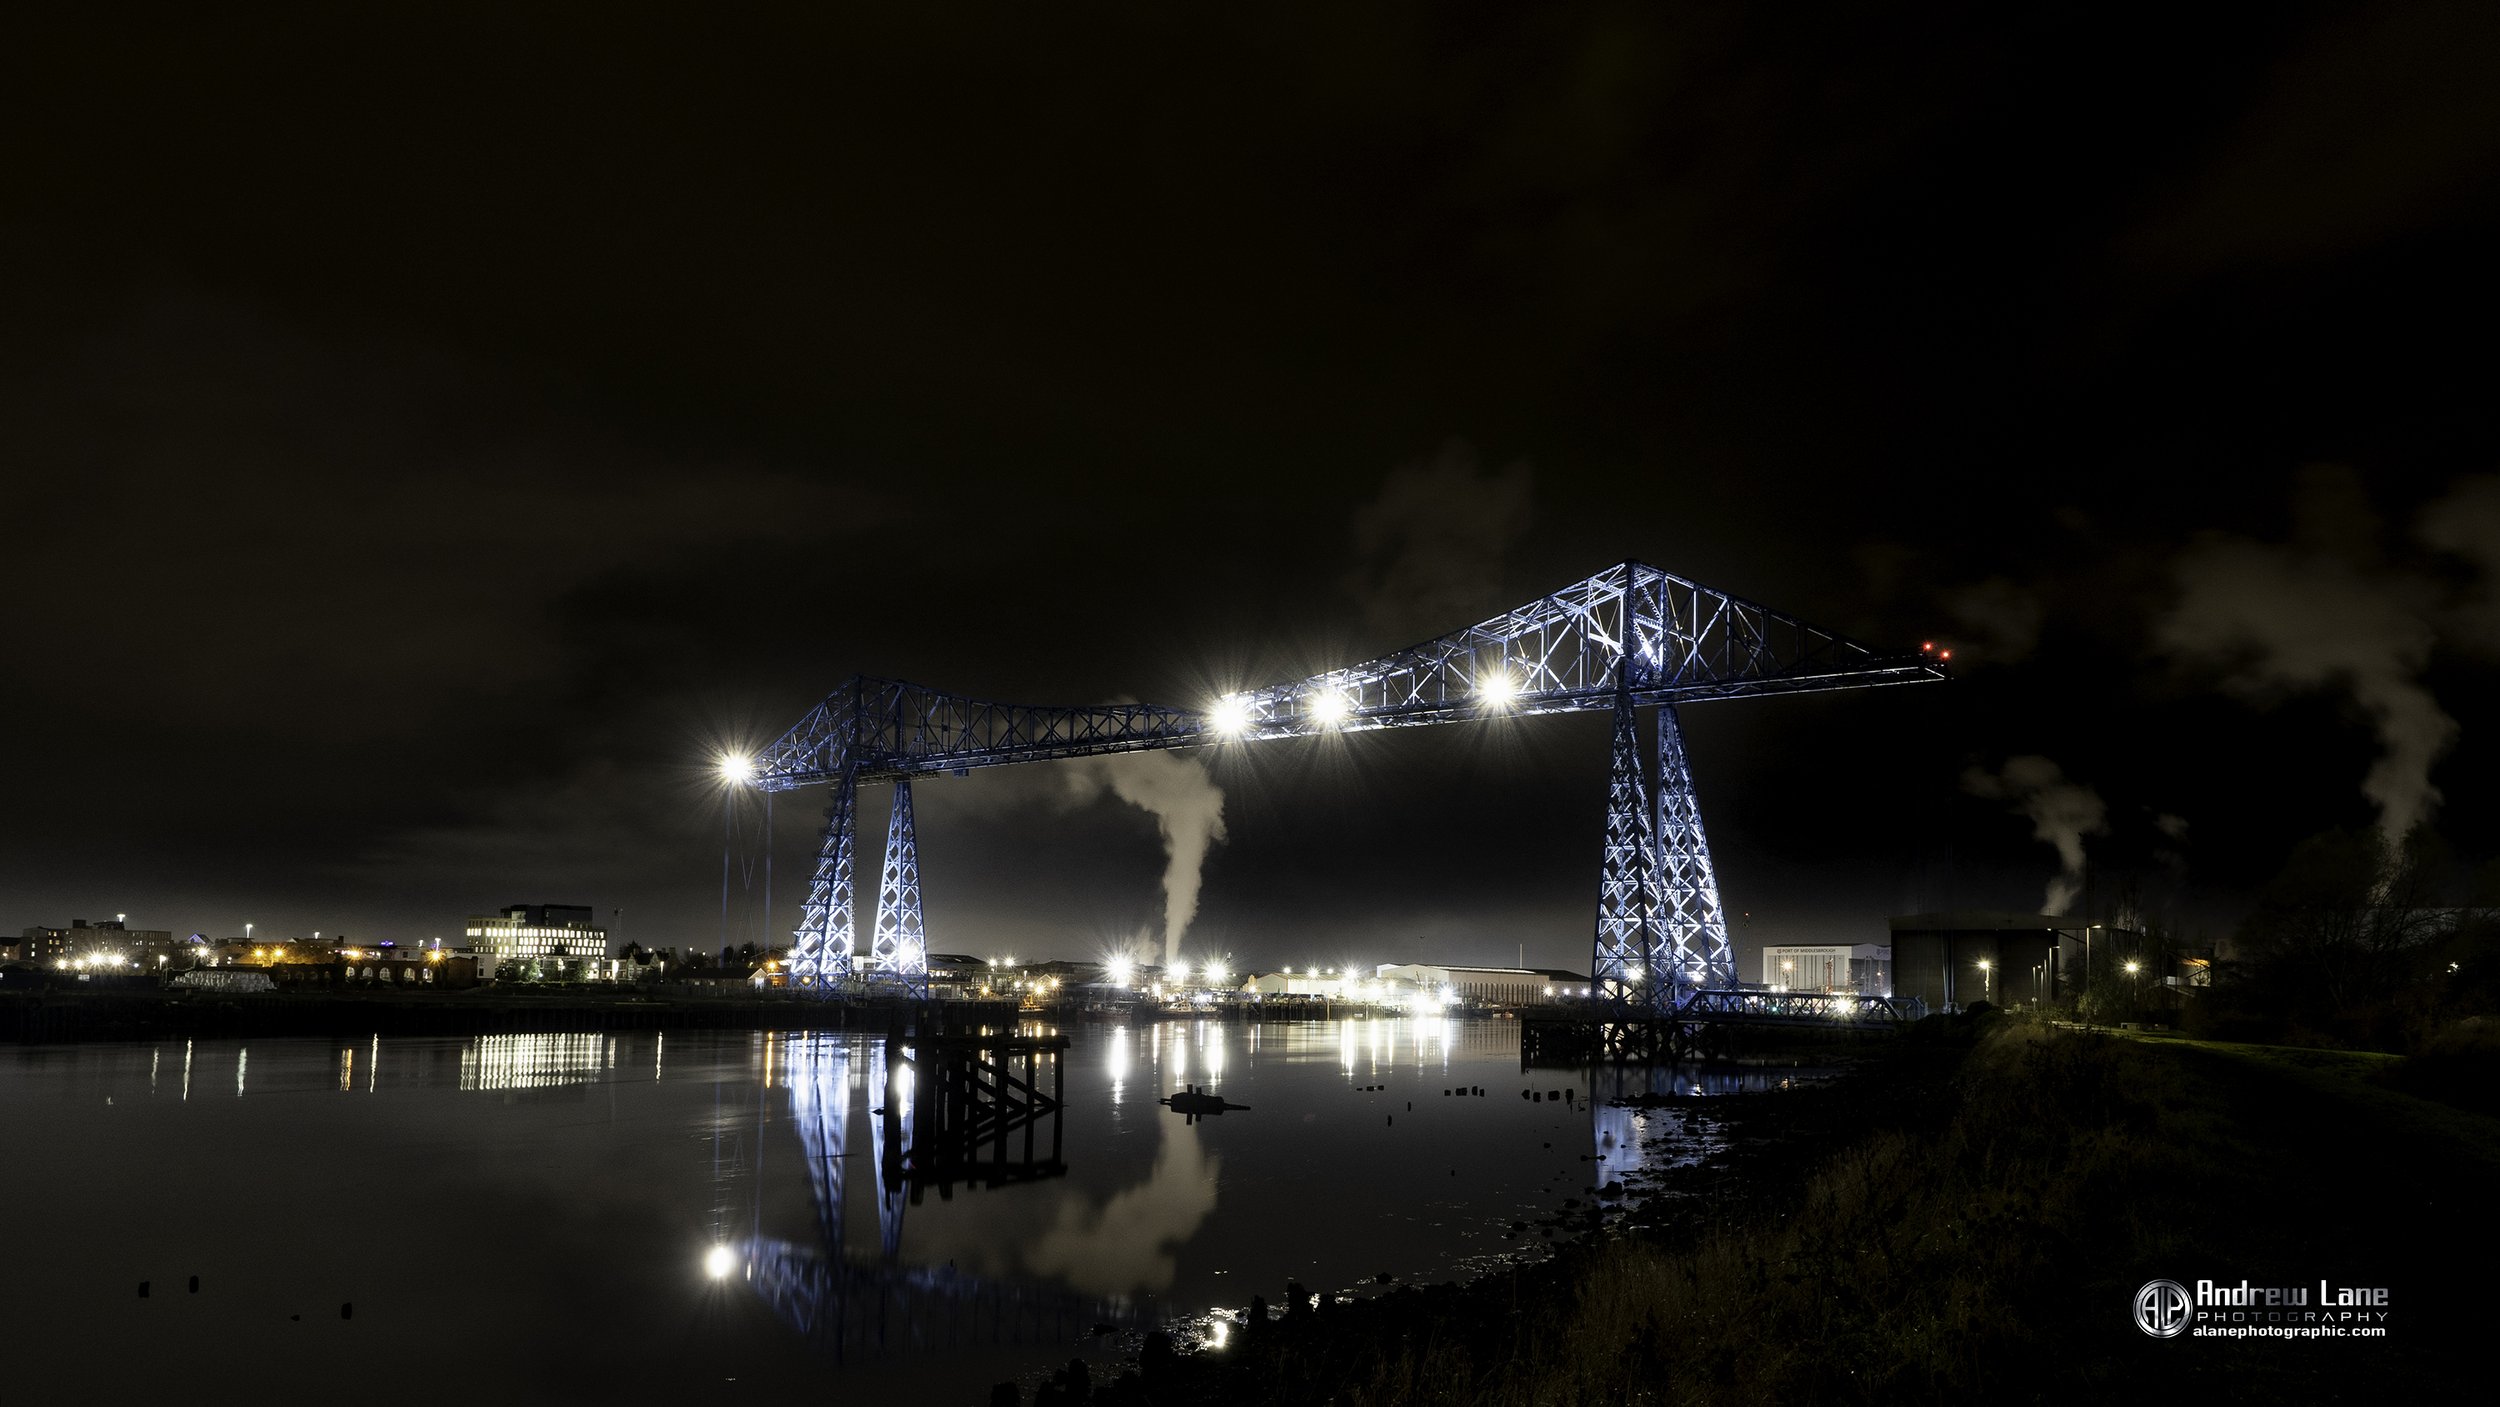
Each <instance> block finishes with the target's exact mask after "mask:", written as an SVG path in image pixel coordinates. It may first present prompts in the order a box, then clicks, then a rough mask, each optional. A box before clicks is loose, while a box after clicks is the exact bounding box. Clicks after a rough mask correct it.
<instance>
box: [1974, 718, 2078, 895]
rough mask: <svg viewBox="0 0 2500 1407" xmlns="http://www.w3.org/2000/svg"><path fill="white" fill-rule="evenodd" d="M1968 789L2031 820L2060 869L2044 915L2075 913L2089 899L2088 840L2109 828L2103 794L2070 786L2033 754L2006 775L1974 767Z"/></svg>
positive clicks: (2009, 763) (2012, 762) (2011, 763)
mask: <svg viewBox="0 0 2500 1407" xmlns="http://www.w3.org/2000/svg"><path fill="white" fill-rule="evenodd" d="M1962 789H1963V790H1964V791H1967V792H1969V793H1970V794H1971V795H1973V796H1984V797H1986V798H1988V799H1989V800H1991V801H2003V802H2007V803H2009V805H2008V808H2007V809H2009V810H2011V811H2013V812H2014V813H2015V814H2017V815H2021V816H2028V817H2030V818H2031V833H2032V834H2033V835H2035V836H2037V837H2039V838H2040V839H2041V840H2044V841H2046V842H2048V843H2049V844H2050V845H2052V846H2055V847H2056V849H2057V859H2058V864H2059V866H2060V868H2059V870H2058V873H2057V877H2056V878H2055V879H2052V880H2050V881H2049V892H2048V896H2047V897H2046V898H2045V899H2043V900H2042V901H2041V903H2040V911H2041V912H2042V913H2048V914H2062V913H2065V912H2066V911H2067V910H2068V909H2071V908H2073V907H2074V903H2075V900H2076V899H2078V898H2080V897H2082V895H2083V838H2084V837H2085V836H2087V835H2099V834H2101V833H2102V832H2104V831H2106V830H2108V829H2109V824H2108V816H2109V808H2107V807H2106V806H2104V805H2102V804H2101V795H2100V793H2099V792H2096V791H2094V790H2093V789H2092V788H2090V787H2088V786H2085V785H2084V784H2082V783H2081V782H2073V781H2068V780H2067V779H2066V774H2065V772H2064V771H2063V770H2061V769H2060V768H2059V767H2058V765H2057V764H2056V763H2054V762H2052V761H2050V760H2049V759H2047V758H2045V757H2041V756H2038V755H2036V754H2028V753H2027V754H2025V755H2023V756H2021V757H2009V758H2007V759H2006V760H2005V770H2004V771H2002V772H1987V771H1983V770H1981V769H1979V768H1977V767H1973V768H1971V769H1970V770H1969V771H1967V772H1964V773H1963V774H1962Z"/></svg>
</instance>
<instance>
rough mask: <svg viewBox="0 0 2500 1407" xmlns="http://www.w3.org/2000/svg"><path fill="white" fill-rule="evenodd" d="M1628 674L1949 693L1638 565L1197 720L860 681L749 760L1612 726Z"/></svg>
mask: <svg viewBox="0 0 2500 1407" xmlns="http://www.w3.org/2000/svg"><path fill="white" fill-rule="evenodd" d="M1627 666H1628V671H1629V674H1630V682H1631V686H1632V693H1633V698H1634V701H1635V702H1636V703H1638V704H1640V705H1642V706H1644V707H1647V706H1652V705H1657V704H1671V703H1683V702H1690V701H1693V700H1699V699H1718V698H1740V697H1747V696H1751V695H1756V694H1794V693H1810V692H1814V691H1817V690H1824V689H1845V688H1863V687H1868V686H1872V685H1880V684H1908V683H1919V682H1924V681H1928V680H1936V679H1942V678H1944V677H1945V674H1944V670H1943V668H1942V667H1941V666H1940V665H1939V664H1938V663H1936V661H1934V660H1933V659H1931V658H1929V657H1928V656H1927V655H1925V654H1923V653H1908V654H1883V653H1879V652H1877V651H1875V650H1873V649H1871V648H1869V647H1867V646H1865V645H1861V644H1859V643H1858V642H1856V641H1854V640H1850V639H1848V638H1846V637H1844V636H1841V635H1838V634H1836V633H1834V632H1832V631H1828V630H1824V629H1821V628H1819V627H1817V626H1813V625H1809V624H1807V623H1805V622H1804V621H1801V620H1798V619H1797V618H1796V617H1794V616H1789V615H1784V614H1781V613H1780V612H1777V611H1774V610H1771V609H1769V608H1768V607H1764V606H1758V605H1755V604H1754V603H1753V602H1750V601H1746V600H1743V599H1741V598H1739V597H1735V596H1730V595H1728V594H1726V593H1725V592H1720V591H1713V590H1711V589H1710V588H1708V587H1704V586H1700V585H1696V584H1695V583H1693V582H1690V581H1686V580H1685V579H1684V578H1682V577H1678V576H1674V575H1671V574H1669V573H1667V572H1663V571H1660V570H1659V569H1657V568H1656V567H1652V566H1647V565H1645V564H1642V563H1639V562H1626V563H1624V564H1622V565H1620V566H1616V567H1609V568H1608V569H1606V570H1605V571H1602V572H1599V573H1598V574H1597V575H1595V576H1592V577H1589V578H1588V579H1586V580H1584V581H1579V582H1574V583H1573V584H1572V585H1570V586H1567V587H1565V588H1563V589H1562V590H1560V591H1557V592H1555V593H1553V594H1552V595H1550V596H1545V597H1542V598H1540V599H1538V600H1535V601H1531V602H1529V603H1527V604H1526V605H1524V606H1520V607H1518V608H1517V609H1515V610H1510V611H1505V612H1503V613H1502V614H1501V615H1498V616H1495V617H1493V618H1492V619H1490V620H1487V621H1483V622H1480V623H1478V624H1476V625H1472V626H1469V627H1468V628H1466V629H1464V630H1457V631H1452V632H1451V633H1449V634H1447V635H1444V636H1441V637H1440V638H1438V639H1435V640H1428V641H1425V642H1424V643H1423V644H1420V645H1415V646H1412V647H1409V648H1407V649H1404V650H1399V651H1397V652H1396V653H1394V654H1389V655H1383V656H1381V657H1380V658H1378V659H1375V660H1368V661H1365V662H1364V663H1362V664H1357V665H1351V666H1348V667H1346V668H1343V669H1335V670H1330V671H1328V672H1326V673H1324V674H1316V675H1313V676H1311V677H1310V678H1307V679H1298V680H1293V681H1291V682H1288V683H1282V684H1273V685H1269V686H1267V687H1265V688H1260V689H1251V690H1246V691H1243V692H1239V693H1235V694H1230V695H1227V696H1226V697H1225V698H1223V699H1221V700H1216V701H1213V702H1211V703H1209V704H1207V705H1205V706H1202V707H1198V708H1173V707H1166V706H1161V705H1155V704H1106V705H1100V706H1094V707H1043V706H1036V705H1026V704H1006V703H996V702H992V701H989V700H984V699H974V698H968V697H965V696H963V695H959V694H950V693H946V692H943V691H940V690H936V689H929V688H924V687H922V686H920V685H917V684H906V683H902V682H900V681H896V680H888V679H871V678H867V677H865V676H862V677H858V678H854V679H853V680H852V681H851V682H850V683H849V684H848V685H846V686H844V687H843V688H842V689H840V690H838V691H837V692H835V693H834V694H833V695H832V696H830V697H828V698H827V699H825V700H824V701H823V702H822V703H819V704H818V705H817V706H816V707H815V708H813V709H810V710H809V711H808V713H807V716H806V717H804V718H802V719H800V720H799V722H798V724H797V725H796V726H794V727H792V728H791V729H790V730H789V731H788V732H787V733H785V734H783V735H782V736H781V737H780V738H779V739H777V740H776V741H775V742H774V743H773V744H772V746H770V747H768V748H766V749H765V750H764V752H763V755H762V756H761V757H759V758H758V759H757V764H758V766H757V779H756V780H757V785H759V786H762V787H764V788H766V789H768V790H777V791H778V790H788V789H790V788H794V787H802V786H812V785H819V784H823V783H827V782H831V781H833V780H835V779H836V778H838V777H839V776H840V775H841V774H842V773H843V772H844V771H846V770H850V771H854V772H855V773H856V775H857V776H858V777H859V778H860V779H862V780H868V781H875V780H885V779H889V778H894V777H903V776H914V775H925V774H929V773H938V772H960V771H964V770H967V769H970V768H974V767H996V766H1002V765H1005V764H1008V763H1015V762H1037V761H1043V760H1047V759H1050V758H1060V757H1083V756H1089V755H1094V754H1099V753H1110V752H1139V751H1145V750H1148V749H1154V748H1174V747H1199V746H1204V745H1206V744H1210V743H1217V742H1225V741H1231V740H1235V739H1265V738H1287V737H1302V736H1308V735H1311V734H1316V733H1328V732H1360V731H1364V730H1367V729H1373V728H1395V727H1410V726H1415V725H1420V724H1427V723H1454V722H1462V721H1465V720H1467V719H1472V718H1485V717H1494V716H1504V715H1525V714H1543V713H1564V712H1573V711H1581V710H1590V709H1606V708H1612V707H1614V704H1615V685H1616V681H1617V679H1618V677H1619V675H1620V674H1622V673H1623V672H1624V671H1625V668H1626V667H1627Z"/></svg>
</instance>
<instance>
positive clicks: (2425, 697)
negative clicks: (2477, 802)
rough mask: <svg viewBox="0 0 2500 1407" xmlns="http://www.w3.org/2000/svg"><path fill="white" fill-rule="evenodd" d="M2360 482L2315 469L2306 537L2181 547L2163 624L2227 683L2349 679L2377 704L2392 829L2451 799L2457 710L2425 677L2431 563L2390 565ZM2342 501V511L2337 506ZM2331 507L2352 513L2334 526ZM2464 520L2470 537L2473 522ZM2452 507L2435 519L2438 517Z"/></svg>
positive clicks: (2350, 687)
mask: <svg viewBox="0 0 2500 1407" xmlns="http://www.w3.org/2000/svg"><path fill="white" fill-rule="evenodd" d="M2355 492H2357V486H2356V485H2355V484H2353V483H2352V482H2350V481H2349V479H2348V477H2346V476H2339V475H2337V474H2335V473H2334V472H2333V471H2313V472H2312V473H2311V474H2310V475H2309V476H2308V477H2307V478H2306V479H2304V481H2303V483H2302V485H2301V488H2300V492H2299V495H2298V498H2299V500H2300V506H2301V509H2302V517H2303V518H2304V519H2305V520H2306V521H2307V524H2308V526H2307V528H2306V529H2305V531H2304V533H2303V535H2302V537H2303V540H2302V541H2300V542H2296V543H2294V544H2291V545H2286V546H2275V545H2271V544H2266V543H2258V542H2248V541H2245V540H2242V539H2237V538H2210V539H2207V540H2206V541H2204V542H2201V543H2198V544H2197V545H2196V546H2194V547H2192V548H2190V549H2188V551H2187V552H2186V553H2185V554H2184V555H2183V556H2182V557H2181V558H2180V559H2179V564H2178V569H2177V575H2178V582H2179V588H2180V590H2179V601H2178V604H2177V605H2176V606H2174V607H2173V608H2172V609H2171V611H2170V613H2169V614H2168V615H2166V616H2164V617H2163V618H2162V619H2161V621H2160V622H2159V623H2158V624H2157V626H2156V627H2155V636H2156V638H2157V639H2158V640H2159V641H2160V643H2161V644H2162V645H2163V646H2164V647H2165V648H2167V649H2169V650H2170V651H2172V652H2173V653H2175V654H2179V655H2182V656H2187V657H2190V658H2203V659H2207V660H2212V661H2216V662H2219V663H2221V664H2222V665H2223V666H2224V668H2225V670H2226V673H2225V674H2224V677H2223V682H2224V684H2225V686H2226V687H2228V688H2231V689H2234V690H2236V691H2237V692H2240V693H2242V694H2250V695H2256V696H2259V697H2263V696H2264V695H2267V694H2269V693H2274V692H2278V691H2284V690H2305V689H2325V688H2340V689H2343V690H2345V691H2347V692H2349V693H2350V694H2351V695H2352V698H2353V700H2354V702H2356V703H2358V704H2360V705H2361V709H2362V712H2364V713H2366V714H2367V715H2369V718H2370V722H2371V725H2372V727H2373V728H2375V729H2376V730H2377V733H2378V740H2379V759H2378V761H2377V762H2376V763H2374V764H2372V765H2371V767H2370V770H2369V773H2368V774H2367V775H2366V776H2365V777H2363V779H2362V782H2361V790H2362V793H2363V794H2364V795H2366V796H2368V797H2369V798H2370V800H2371V802H2372V803H2373V804H2375V805H2376V806H2377V807H2378V813H2379V829H2380V831H2381V832H2382V833H2383V834H2384V835H2385V836H2386V837H2387V838H2388V840H2389V841H2390V842H2399V843H2400V842H2402V841H2403V839H2404V837H2405V834H2406V833H2407V832H2408V831H2410V830H2412V829H2413V827H2414V826H2415V825H2416V824H2418V823H2419V822H2421V821H2423V820H2424V819H2426V818H2427V817H2428V816H2429V815H2430V812H2431V810H2432V808H2433V807H2435V806H2436V805H2437V804H2438V802H2439V789H2438V788H2437V787H2435V786H2432V785H2431V780H2430V774H2431V764H2432V763H2434V762H2436V761H2437V760H2438V759H2439V755H2440V754H2441V753H2442V752H2444V751H2446V750H2447V748H2448V745H2449V744H2450V743H2451V742H2453V741H2455V739H2456V736H2457V721H2456V720H2455V719H2453V718H2451V717H2449V716H2448V715H2447V713H2446V712H2445V711H2443V710H2442V709H2441V708H2440V706H2439V701H2438V700H2437V699H2435V698H2433V697H2432V696H2431V693H2430V690H2428V689H2426V688H2424V687H2423V686H2422V683H2421V674H2422V670H2423V668H2424V666H2426V665H2428V664H2429V662H2430V655H2431V648H2432V646H2433V645H2434V644H2435V643H2436V639H2437V632H2436V631H2435V629H2434V627H2433V624H2432V618H2433V614H2434V611H2435V609H2436V604H2437V603H2436V600H2435V598H2436V595H2437V593H2436V590H2435V589H2434V588H2433V587H2432V586H2431V585H2430V583H2428V582H2427V581H2425V580H2423V579H2422V578H2420V577H2417V576H2413V575H2410V574H2404V573H2397V572H2391V571H2386V570H2383V569H2380V568H2378V567H2377V565H2376V563H2375V555H2376V550H2377V541H2376V540H2377V531H2376V524H2375V521H2374V520H2373V519H2371V518H2370V517H2369V515H2368V512H2367V507H2366V504H2363V505H2360V506H2359V508H2358V510H2357V511H2356V510H2355V508H2354V506H2353V495H2354V493H2355ZM2333 506H2340V507H2341V508H2342V510H2343V511H2342V512H2341V513H2340V514H2335V515H2330V514H2329V513H2328V512H2326V511H2325V509H2326V508H2327V507H2333ZM2330 516H2334V517H2340V519H2341V523H2340V524H2339V525H2332V526H2330V525H2329V524H2328V523H2327V522H2326V521H2324V520H2326V519H2328V518H2329V517H2330ZM2458 516H2462V517H2465V518H2467V520H2468V522H2467V526H2462V527H2460V528H2459V529H2458V532H2459V534H2460V540H2461V541H2462V540H2465V539H2464V535H2465V534H2466V533H2467V531H2468V529H2469V528H2470V515H2458ZM2438 521H2439V520H2438V519H2434V520H2433V522H2432V523H2430V524H2426V530H2427V529H2429V528H2431V527H2432V526H2433V525H2434V524H2436V523H2437V522H2438Z"/></svg>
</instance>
